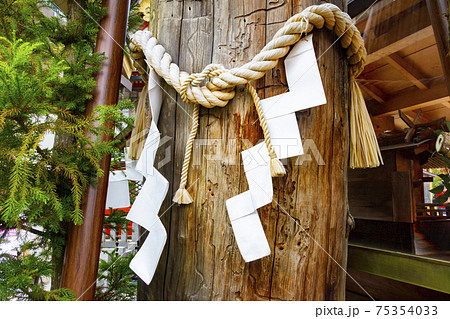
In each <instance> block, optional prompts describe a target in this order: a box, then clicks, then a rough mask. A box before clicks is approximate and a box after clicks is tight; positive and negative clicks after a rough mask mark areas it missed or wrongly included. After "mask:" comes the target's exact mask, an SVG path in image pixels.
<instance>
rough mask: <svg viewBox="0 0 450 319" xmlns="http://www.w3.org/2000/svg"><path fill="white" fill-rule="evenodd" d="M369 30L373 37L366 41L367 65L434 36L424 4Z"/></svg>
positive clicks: (419, 4)
mask: <svg viewBox="0 0 450 319" xmlns="http://www.w3.org/2000/svg"><path fill="white" fill-rule="evenodd" d="M369 30H372V34H373V35H372V36H369V37H367V38H366V39H365V40H366V41H365V44H366V49H367V53H368V56H367V64H370V63H372V62H374V61H376V60H378V59H381V58H383V57H385V56H387V55H390V54H392V53H395V52H397V51H399V50H401V49H403V48H405V47H407V46H409V45H411V44H413V43H416V42H418V41H421V40H423V39H426V38H428V37H430V36H433V28H432V27H431V22H430V17H429V15H428V10H427V7H426V5H425V4H424V3H422V2H419V3H417V4H415V5H414V6H412V7H410V8H408V9H407V10H404V11H402V12H400V13H398V14H397V15H394V16H392V17H390V18H389V19H387V20H385V21H383V22H381V23H378V24H376V25H375V26H374V27H371V28H370V29H369ZM369 30H367V31H369ZM365 32H366V31H365ZM369 34H370V33H369ZM374 35H375V37H374Z"/></svg>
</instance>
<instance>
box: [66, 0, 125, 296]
mask: <svg viewBox="0 0 450 319" xmlns="http://www.w3.org/2000/svg"><path fill="white" fill-rule="evenodd" d="M103 7H105V8H107V9H108V10H107V15H106V16H105V17H104V18H103V19H102V21H101V29H100V31H99V33H98V35H97V45H96V48H95V52H104V53H105V56H106V57H107V58H108V59H107V60H106V61H105V62H103V69H102V70H101V71H99V72H98V74H97V75H96V78H95V79H96V81H97V87H96V89H94V92H93V98H92V100H91V101H90V103H88V105H87V108H86V114H87V115H90V114H92V113H93V112H94V108H95V107H96V106H97V105H113V104H116V103H117V102H118V97H119V85H120V76H121V70H122V61H123V49H122V48H123V46H124V42H125V34H126V29H127V17H128V10H129V0H123V1H113V0H104V1H103ZM96 125H99V124H98V123H97V124H96ZM108 125H109V127H110V128H112V127H113V125H114V123H109V124H108ZM101 139H102V140H103V141H110V140H111V139H112V136H111V135H106V136H101ZM110 162H111V156H110V155H105V156H104V157H103V158H102V159H101V161H100V163H99V166H100V167H99V168H100V169H102V170H103V171H104V172H105V174H104V176H103V177H102V178H99V179H98V181H97V182H96V183H93V184H91V185H90V186H89V187H88V189H87V191H86V193H85V195H84V198H83V207H82V209H83V212H84V218H83V224H82V225H79V226H74V225H72V226H71V227H70V228H69V232H68V235H67V243H66V251H65V258H64V269H63V274H62V283H61V286H62V287H64V288H69V289H71V290H73V291H74V292H75V295H76V296H77V298H78V300H94V295H95V284H96V281H97V272H98V263H99V258H100V246H101V238H102V231H103V220H104V216H105V203H106V191H107V188H108V179H109V174H108V172H109V166H110Z"/></svg>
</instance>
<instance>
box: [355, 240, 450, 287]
mask: <svg viewBox="0 0 450 319" xmlns="http://www.w3.org/2000/svg"><path fill="white" fill-rule="evenodd" d="M348 268H351V269H355V270H359V271H364V272H367V273H369V274H373V275H377V276H382V277H386V278H390V279H394V280H398V281H402V282H406V283H409V284H412V285H416V286H420V287H425V288H428V289H433V290H437V291H441V292H444V293H447V294H448V293H450V286H449V284H448V283H449V282H450V262H448V261H441V260H436V259H430V258H426V257H419V256H414V255H410V254H404V253H399V252H393V251H387V250H382V249H376V248H368V247H363V246H357V245H349V247H348Z"/></svg>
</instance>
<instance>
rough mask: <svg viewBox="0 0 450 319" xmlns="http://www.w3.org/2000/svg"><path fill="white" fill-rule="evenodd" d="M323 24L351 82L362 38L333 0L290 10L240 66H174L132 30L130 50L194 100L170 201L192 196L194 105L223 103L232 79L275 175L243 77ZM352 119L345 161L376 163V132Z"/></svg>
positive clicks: (251, 76) (260, 72)
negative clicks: (192, 69) (247, 103)
mask: <svg viewBox="0 0 450 319" xmlns="http://www.w3.org/2000/svg"><path fill="white" fill-rule="evenodd" d="M323 27H326V28H327V29H329V30H334V32H335V34H336V35H337V36H338V37H339V38H340V42H341V45H342V47H343V48H344V49H346V54H347V58H348V63H349V75H350V79H351V81H352V83H355V82H354V81H355V78H356V77H357V76H358V75H359V74H360V73H361V72H362V70H363V69H364V64H365V61H366V57H367V52H366V49H365V47H364V40H363V39H362V37H361V34H360V32H359V31H358V29H357V28H356V27H355V25H354V24H353V21H352V19H351V18H350V16H349V15H348V14H347V13H345V12H342V11H341V10H340V9H339V7H337V6H335V5H333V4H322V5H314V6H310V7H308V8H306V9H305V10H303V11H302V12H300V13H298V14H296V15H294V16H292V17H291V18H290V19H289V20H287V21H286V23H285V24H284V26H283V27H282V28H281V29H280V30H278V32H277V33H276V34H275V35H274V37H273V39H272V40H271V41H270V42H269V43H268V44H267V45H266V46H265V47H264V48H263V49H262V50H261V52H259V53H258V54H257V55H256V56H255V57H254V58H253V59H252V61H250V62H249V63H247V64H245V65H243V66H241V67H237V68H233V69H230V70H227V69H225V68H224V67H223V66H221V65H218V64H210V65H208V66H206V67H205V68H204V69H203V71H202V72H201V73H194V74H189V73H187V72H183V71H180V69H179V67H178V65H176V64H175V63H172V57H171V56H170V54H168V53H167V52H166V50H165V49H164V47H163V46H162V45H159V44H158V41H157V39H156V38H154V37H152V36H151V33H150V32H149V31H137V32H136V33H135V34H134V35H133V38H132V46H131V49H132V51H134V55H135V56H136V57H137V58H139V60H142V59H143V56H142V52H143V54H144V55H145V57H147V63H148V64H149V65H150V66H151V67H152V68H153V69H154V70H155V71H156V73H157V74H158V75H159V76H161V77H162V78H163V79H164V80H165V81H166V82H167V83H168V84H169V85H171V86H172V87H173V88H174V89H175V90H176V91H177V92H178V93H179V94H180V95H181V97H182V99H183V101H184V102H186V103H188V104H193V105H195V107H194V116H193V124H192V128H191V133H190V134H189V138H188V141H187V145H186V153H185V159H184V162H183V168H182V175H181V183H180V188H179V190H178V191H177V193H176V194H175V197H174V201H176V202H178V203H183V204H187V203H190V202H192V198H191V197H190V195H189V193H188V192H187V190H186V189H185V187H186V181H187V173H188V167H189V163H190V158H191V155H192V145H193V140H194V138H195V135H196V133H197V129H198V112H199V105H202V106H204V107H206V108H212V107H215V106H220V107H224V106H225V105H227V103H228V101H229V100H231V99H232V98H233V97H234V95H235V91H234V89H235V87H236V86H237V85H246V87H247V89H248V90H249V92H250V94H251V95H252V97H253V100H254V102H255V106H256V109H257V112H258V117H259V119H260V124H261V127H262V129H263V132H264V137H265V141H266V145H267V148H268V150H269V155H270V157H271V172H272V175H273V176H279V175H283V174H284V173H285V171H284V167H283V166H282V164H281V162H279V160H278V159H276V154H275V152H274V149H273V146H272V144H271V141H270V134H269V130H268V128H267V123H266V120H265V118H264V114H263V112H262V109H261V104H260V103H259V97H258V95H257V92H256V90H255V89H254V88H253V87H252V86H251V85H250V84H249V82H250V81H252V80H257V79H259V78H261V77H263V76H264V74H265V73H266V72H267V71H269V70H271V69H273V68H274V67H275V66H276V65H277V63H278V60H279V59H280V58H282V57H284V56H285V55H286V54H287V53H288V52H289V50H290V47H291V46H292V45H293V44H295V43H296V42H298V41H299V40H300V38H301V37H302V36H303V35H306V34H307V33H310V32H311V31H312V30H313V29H314V28H316V29H321V28H323ZM139 51H142V52H139ZM141 64H142V63H141ZM206 79H210V81H209V82H206V84H205V85H203V86H201V85H200V84H201V83H202V82H203V81H204V80H206ZM355 85H356V83H355ZM356 86H357V85H356ZM352 87H353V86H352ZM358 89H359V88H358ZM362 103H364V101H362ZM355 110H356V112H359V113H360V114H359V113H358V114H356V115H355V113H352V116H356V117H357V118H356V119H355V120H356V121H357V122H359V121H358V120H361V116H362V117H363V118H364V119H367V117H368V113H367V110H366V108H365V105H364V106H362V105H359V106H358V107H357V108H356V107H355V106H353V105H352V112H355ZM366 113H367V114H366ZM352 118H353V117H352ZM355 125H358V126H357V129H355V130H354V132H352V135H351V137H352V143H353V144H352V146H354V147H352V150H356V151H354V153H355V154H356V152H358V154H356V155H355V154H352V155H351V163H354V161H352V159H353V158H357V159H359V158H361V156H364V157H365V158H364V159H363V160H362V161H358V165H360V167H368V166H374V165H376V162H377V159H376V160H374V159H373V154H378V155H379V156H380V158H381V155H380V152H379V149H378V144H376V137H375V141H374V140H373V139H374V134H373V128H372V127H371V124H370V121H369V123H368V122H367V121H366V120H364V121H363V123H358V124H355V123H354V125H353V126H355ZM368 125H370V128H369V127H367V126H368ZM362 126H365V127H362ZM367 131H372V133H371V132H369V134H367ZM357 136H359V137H360V139H361V138H362V139H368V140H365V141H363V142H364V143H363V144H364V145H367V147H368V148H369V149H368V150H367V151H368V152H369V154H371V155H370V160H368V158H367V154H366V150H365V149H364V148H361V147H359V146H358V145H356V140H353V138H355V139H357ZM360 144H361V143H360ZM361 145H362V144H361ZM375 156H377V155H375ZM371 162H375V164H371Z"/></svg>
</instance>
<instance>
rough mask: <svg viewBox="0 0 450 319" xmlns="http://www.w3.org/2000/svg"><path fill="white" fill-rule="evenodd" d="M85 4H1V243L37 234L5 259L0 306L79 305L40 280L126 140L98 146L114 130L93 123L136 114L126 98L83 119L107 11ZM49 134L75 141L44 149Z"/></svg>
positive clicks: (35, 0) (121, 121) (0, 265)
mask: <svg viewBox="0 0 450 319" xmlns="http://www.w3.org/2000/svg"><path fill="white" fill-rule="evenodd" d="M77 3H79V4H81V5H82V6H83V10H79V12H78V13H77V14H76V15H74V16H69V17H46V16H45V15H44V14H43V13H42V11H41V9H42V7H44V6H48V5H51V3H50V2H49V1H40V0H0V12H1V13H2V14H1V15H0V231H3V232H0V234H2V236H0V244H1V241H2V239H3V238H2V237H5V234H6V233H7V231H8V230H9V229H12V228H18V229H25V230H28V231H30V232H31V233H33V234H36V235H37V238H36V240H34V241H32V242H29V243H27V244H26V245H24V247H22V248H21V249H20V250H19V251H18V252H17V254H16V255H6V254H0V300H9V299H11V298H15V299H25V300H67V299H71V298H73V294H71V293H70V292H69V291H67V290H66V289H55V290H53V291H50V292H47V291H44V290H43V289H42V287H41V285H40V284H39V279H40V278H41V277H42V276H52V275H55V272H54V265H52V264H51V263H49V260H53V259H54V258H55V257H56V258H57V259H58V258H59V259H61V258H62V255H63V253H64V244H65V235H66V229H67V225H68V224H69V223H75V224H81V223H82V221H83V213H82V210H81V204H82V196H83V194H84V191H85V189H86V187H87V186H88V185H89V184H90V183H91V182H94V181H95V179H96V178H97V177H100V176H102V175H103V174H105V172H103V171H102V170H101V169H100V168H99V166H98V162H99V160H100V158H101V157H102V156H103V155H105V154H112V155H113V157H116V158H117V157H118V156H120V155H119V154H121V153H120V151H119V149H118V144H119V141H112V142H103V141H101V140H100V136H101V135H102V134H114V131H113V130H108V129H106V128H105V127H103V126H100V127H98V128H96V127H94V125H93V123H94V122H95V121H99V122H100V123H105V122H108V121H115V122H116V127H118V128H119V129H123V128H124V126H127V125H128V126H129V125H132V122H133V119H130V118H126V117H124V116H123V115H122V112H121V110H123V109H124V108H131V107H133V105H131V103H130V102H127V101H122V102H121V103H119V105H113V106H100V107H98V108H97V110H96V112H95V115H93V116H90V117H85V110H86V104H87V102H88V100H89V99H91V98H92V91H93V89H94V87H95V85H96V83H95V80H94V75H95V74H96V73H97V72H98V71H99V70H100V69H101V63H102V62H103V61H104V60H105V57H104V56H103V54H99V53H94V48H95V39H96V36H97V33H98V29H99V25H98V22H99V21H100V19H101V18H102V17H103V16H104V14H105V10H104V9H103V8H102V7H101V1H81V0H78V1H77ZM132 21H134V22H136V19H135V18H134V20H132ZM48 132H53V133H55V134H56V136H64V137H65V139H66V140H68V141H69V143H61V144H58V143H55V145H54V147H53V148H52V149H44V148H42V147H41V146H40V142H41V141H42V139H43V137H44V135H45V134H46V133H48ZM106 173H108V172H106ZM0 253H1V251H0Z"/></svg>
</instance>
